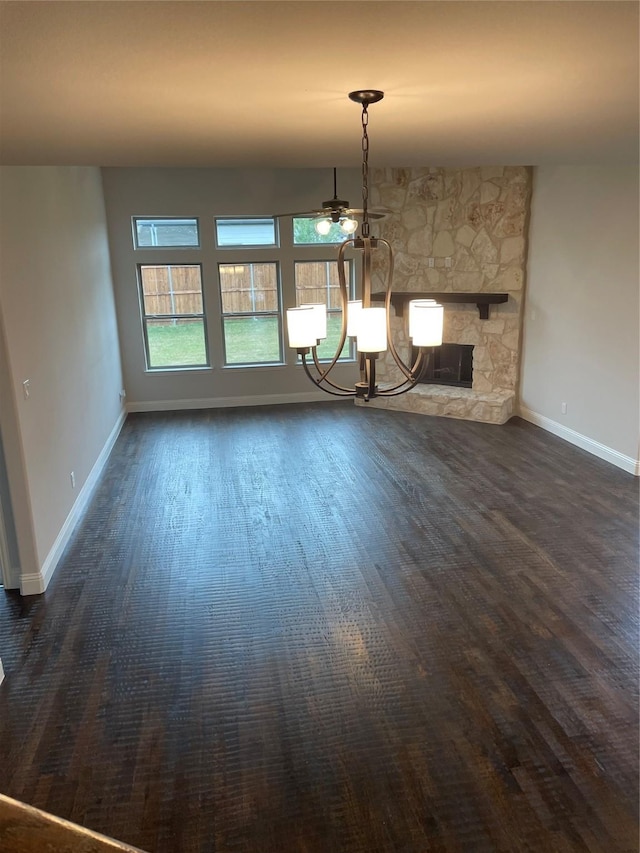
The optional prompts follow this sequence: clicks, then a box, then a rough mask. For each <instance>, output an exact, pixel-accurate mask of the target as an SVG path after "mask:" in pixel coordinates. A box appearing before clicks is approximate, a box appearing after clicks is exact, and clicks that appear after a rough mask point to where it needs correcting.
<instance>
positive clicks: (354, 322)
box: [347, 299, 362, 338]
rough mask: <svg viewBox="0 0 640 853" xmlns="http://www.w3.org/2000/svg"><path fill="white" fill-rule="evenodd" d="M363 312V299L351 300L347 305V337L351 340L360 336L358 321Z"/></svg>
mask: <svg viewBox="0 0 640 853" xmlns="http://www.w3.org/2000/svg"><path fill="white" fill-rule="evenodd" d="M361 311H362V299H350V300H349V302H348V303H347V335H348V336H349V337H350V338H356V337H357V336H358V320H359V318H360V312H361Z"/></svg>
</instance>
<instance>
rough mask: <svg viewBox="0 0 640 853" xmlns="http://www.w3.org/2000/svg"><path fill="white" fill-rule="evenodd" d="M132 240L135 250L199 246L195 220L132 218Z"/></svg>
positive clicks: (196, 221)
mask: <svg viewBox="0 0 640 853" xmlns="http://www.w3.org/2000/svg"><path fill="white" fill-rule="evenodd" d="M133 239H134V245H135V247H136V249H148V248H152V249H155V248H166V247H170V248H174V249H179V248H184V249H193V248H197V247H198V246H199V245H200V235H199V229H198V220H197V219H169V218H160V217H156V218H154V219H143V218H142V217H138V216H135V217H134V218H133Z"/></svg>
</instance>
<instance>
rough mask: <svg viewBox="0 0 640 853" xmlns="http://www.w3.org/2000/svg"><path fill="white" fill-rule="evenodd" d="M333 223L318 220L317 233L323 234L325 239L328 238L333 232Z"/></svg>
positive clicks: (326, 220) (328, 220)
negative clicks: (330, 232)
mask: <svg viewBox="0 0 640 853" xmlns="http://www.w3.org/2000/svg"><path fill="white" fill-rule="evenodd" d="M332 225H333V223H332V222H331V220H330V219H318V220H317V221H316V231H317V232H318V234H321V235H322V236H323V237H326V236H327V234H328V233H329V231H331V226H332Z"/></svg>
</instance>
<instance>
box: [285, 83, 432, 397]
mask: <svg viewBox="0 0 640 853" xmlns="http://www.w3.org/2000/svg"><path fill="white" fill-rule="evenodd" d="M383 97H384V92H380V91H379V90H377V89H368V90H364V91H357V92H350V93H349V98H351V100H352V101H355V102H356V103H358V104H360V105H361V106H362V225H361V228H360V233H359V234H357V235H355V236H354V237H351V238H349V239H346V240H345V241H344V242H343V243H342V244H341V246H340V249H339V250H338V259H337V263H338V283H339V288H340V301H341V309H342V327H341V332H340V340H339V342H338V345H337V348H336V351H335V355H334V356H333V358H332V359H331V360H330V361H329V362H328V363H327V362H324V363H321V362H320V360H319V359H318V353H317V347H318V345H319V344H320V343H321V341H323V340H324V339H325V338H326V337H327V306H326V305H324V304H314V305H300V306H299V307H297V308H289V309H287V333H288V337H289V346H291V347H293V348H294V349H295V350H296V351H297V353H298V355H299V356H300V359H301V361H302V366H303V367H304V370H305V373H306V374H307V376H308V377H309V379H310V380H311V381H312V382H313V384H314V385H316V386H317V387H318V388H320V389H321V390H322V391H326V392H327V393H328V394H333V395H334V396H336V397H358V398H360V399H362V400H364V401H367V402H368V401H369V400H372V399H373V398H374V397H394V396H396V395H398V394H404V393H405V392H407V391H410V390H411V389H412V388H413V387H414V386H415V385H416V384H417V383H418V382H419V381H420V379H421V378H422V376H423V374H424V372H425V370H426V368H427V365H428V361H429V354H430V348H431V347H434V346H440V344H441V343H442V322H443V308H442V305H439V304H438V303H437V302H436V301H435V300H433V299H414V300H412V301H411V302H409V312H408V314H409V329H408V335H409V337H410V338H411V341H412V344H413V352H415V353H416V355H415V361H414V363H413V364H412V365H408V364H405V362H404V361H403V360H402V358H400V356H399V354H398V351H397V350H396V347H395V345H394V342H393V337H392V333H391V286H392V278H393V250H392V248H391V245H390V243H388V242H387V240H384V239H383V238H381V237H372V236H371V234H370V227H369V135H368V132H367V127H368V124H369V105H370V104H375V103H377V102H378V101H381V100H382V98H383ZM349 247H352V248H353V249H356V250H359V251H361V252H362V259H361V297H362V298H361V299H359V300H351V301H350V300H349V293H348V288H347V275H346V272H345V264H346V262H345V257H344V254H345V250H346V249H347V248H349ZM381 250H382V251H384V252H386V255H387V280H386V283H385V290H384V292H385V299H384V308H382V307H376V306H372V305H371V270H372V258H373V252H374V251H381ZM347 336H349V337H350V338H352V339H355V342H356V350H357V352H358V358H359V365H360V381H359V382H356V383H355V385H354V387H353V388H345V387H343V386H342V385H339V384H337V383H336V382H334V381H333V380H332V379H331V378H330V374H331V371H332V370H333V368H334V367H335V365H336V363H337V361H338V359H339V357H340V354H341V352H342V348H343V346H344V344H345V341H346V339H347ZM387 350H388V351H389V352H390V353H391V356H392V358H393V360H394V362H395V363H396V365H397V366H398V369H399V370H400V374H401V381H400V382H399V383H397V384H396V385H392V386H390V387H379V386H378V384H377V383H376V360H377V359H378V358H379V356H380V354H381V353H384V352H386V351H387ZM309 356H310V357H311V358H310V359H309ZM310 360H311V363H310Z"/></svg>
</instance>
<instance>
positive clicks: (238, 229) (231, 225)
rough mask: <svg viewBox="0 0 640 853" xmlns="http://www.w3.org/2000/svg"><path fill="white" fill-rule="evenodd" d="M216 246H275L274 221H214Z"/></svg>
mask: <svg viewBox="0 0 640 853" xmlns="http://www.w3.org/2000/svg"><path fill="white" fill-rule="evenodd" d="M216 240H217V242H218V246H220V247H221V248H224V247H235V246H275V245H276V244H277V240H276V221H275V219H273V218H264V217H263V218H254V219H216Z"/></svg>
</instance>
